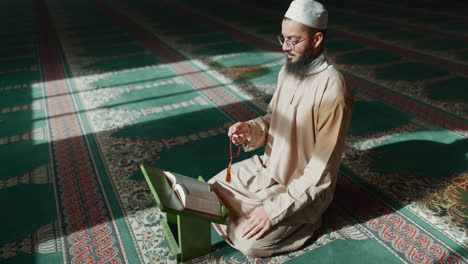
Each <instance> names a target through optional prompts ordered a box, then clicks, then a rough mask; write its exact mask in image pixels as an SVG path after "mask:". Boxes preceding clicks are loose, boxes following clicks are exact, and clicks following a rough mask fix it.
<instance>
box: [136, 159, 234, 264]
mask: <svg viewBox="0 0 468 264" xmlns="http://www.w3.org/2000/svg"><path fill="white" fill-rule="evenodd" d="M140 168H141V171H142V172H143V175H144V176H145V179H146V181H147V183H148V185H149V187H150V189H151V193H152V194H153V196H154V198H155V199H156V202H157V204H158V205H159V208H160V209H161V211H163V212H165V213H166V219H164V220H163V221H162V223H161V224H162V229H163V232H164V235H165V237H166V240H167V242H168V243H169V247H170V248H171V251H172V253H173V254H174V256H175V257H176V259H177V261H178V262H180V261H186V260H189V259H192V258H195V257H198V256H203V255H206V254H208V253H209V252H210V251H211V226H210V223H211V222H215V223H220V224H225V223H226V218H227V215H228V214H227V210H226V209H225V208H224V207H223V206H221V208H220V211H221V215H222V216H214V215H210V214H204V213H199V212H195V211H191V210H184V208H183V206H182V204H181V203H180V201H179V198H178V197H177V194H176V193H175V192H174V190H173V189H172V187H171V186H170V184H169V181H168V179H167V178H166V176H164V174H163V173H162V171H161V170H159V169H157V168H153V167H151V166H148V165H146V164H143V165H141V167H140ZM198 180H201V181H204V180H203V178H202V177H201V176H200V177H199V178H198Z"/></svg>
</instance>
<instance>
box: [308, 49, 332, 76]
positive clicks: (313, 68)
mask: <svg viewBox="0 0 468 264" xmlns="http://www.w3.org/2000/svg"><path fill="white" fill-rule="evenodd" d="M328 66H331V64H330V63H328V61H327V58H326V57H325V54H324V53H323V52H322V53H321V54H320V55H319V56H318V57H317V58H315V59H314V60H313V61H312V62H311V63H310V64H309V65H307V68H306V69H305V70H304V71H303V74H304V75H309V74H315V73H319V72H321V71H323V70H325V69H327V68H328Z"/></svg>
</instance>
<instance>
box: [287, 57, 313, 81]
mask: <svg viewBox="0 0 468 264" xmlns="http://www.w3.org/2000/svg"><path fill="white" fill-rule="evenodd" d="M314 59H315V57H314V56H313V55H312V50H307V51H306V52H305V53H304V54H303V55H302V57H301V58H299V60H298V61H296V62H292V61H291V59H290V58H288V57H286V65H285V69H284V70H285V71H286V73H289V74H291V75H294V76H295V77H302V76H304V75H305V74H304V72H305V71H306V69H307V67H308V66H309V64H310V63H311V62H312V61H313V60H314Z"/></svg>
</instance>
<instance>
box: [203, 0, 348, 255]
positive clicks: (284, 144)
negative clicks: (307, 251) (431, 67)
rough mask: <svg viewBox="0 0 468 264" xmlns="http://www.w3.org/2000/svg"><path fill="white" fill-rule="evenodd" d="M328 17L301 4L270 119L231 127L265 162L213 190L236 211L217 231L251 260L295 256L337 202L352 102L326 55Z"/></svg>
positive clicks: (237, 140)
mask: <svg viewBox="0 0 468 264" xmlns="http://www.w3.org/2000/svg"><path fill="white" fill-rule="evenodd" d="M327 20H328V13H327V11H326V10H325V9H324V7H323V6H322V5H321V4H320V3H318V2H316V1H313V0H295V1H293V2H292V3H291V5H290V7H289V9H288V10H287V12H286V14H285V17H284V19H283V22H282V33H281V34H280V35H279V36H278V40H279V42H280V44H281V45H282V49H283V51H284V52H285V55H286V64H285V66H284V67H283V68H282V69H281V71H280V72H279V77H278V84H277V89H276V91H275V93H274V95H273V98H272V100H271V102H270V104H269V106H268V111H267V114H266V115H265V116H261V117H258V118H256V119H253V120H249V121H247V122H239V123H236V124H234V125H232V126H231V127H230V128H229V131H228V135H229V136H230V137H232V141H233V143H234V144H242V145H243V147H244V150H245V151H250V150H254V149H256V148H258V147H260V146H263V145H265V153H264V155H262V156H257V155H255V156H253V157H251V158H250V159H247V160H244V161H241V162H239V163H236V164H234V165H233V166H232V168H231V175H232V180H231V181H230V182H227V181H226V170H224V171H222V172H220V173H219V174H218V175H216V176H215V177H214V178H212V179H211V180H210V181H209V183H210V184H212V187H213V189H214V190H215V192H216V193H217V194H218V196H219V198H220V199H221V200H222V201H223V203H224V204H225V206H226V207H227V208H228V210H229V212H230V216H229V218H228V221H227V224H226V225H218V224H216V225H215V228H216V230H217V231H218V232H219V233H220V235H221V236H223V237H224V239H225V240H226V242H227V243H228V244H230V245H231V246H233V247H235V248H237V249H239V250H240V251H242V252H243V253H244V254H246V255H251V256H257V257H267V256H271V255H272V254H276V253H282V252H287V251H293V250H296V249H298V248H300V247H301V246H302V245H303V244H304V243H305V242H306V240H307V239H309V238H310V237H312V235H313V234H314V232H315V231H316V230H317V228H318V227H319V226H320V224H321V217H322V214H323V212H324V211H325V209H326V208H327V207H328V205H329V204H330V202H331V201H332V199H333V193H334V188H335V184H336V179H337V175H338V170H339V165H340V162H341V155H342V153H343V147H344V140H345V134H346V131H347V128H348V124H349V121H350V119H351V109H352V95H351V92H350V91H349V89H348V88H347V87H346V84H345V81H344V79H343V76H342V75H341V74H340V73H339V72H338V71H337V69H336V68H335V67H333V66H332V65H330V64H329V63H328V62H327V60H326V58H325V55H324V53H323V41H324V34H325V30H326V28H327Z"/></svg>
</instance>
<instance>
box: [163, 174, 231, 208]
mask: <svg viewBox="0 0 468 264" xmlns="http://www.w3.org/2000/svg"><path fill="white" fill-rule="evenodd" d="M161 172H162V174H164V176H166V178H167V179H168V180H169V184H170V185H171V187H172V189H174V192H175V193H176V194H177V197H178V198H179V200H180V203H181V204H182V206H183V207H184V209H188V210H192V211H197V212H201V213H207V214H211V215H215V216H222V215H223V213H222V211H223V209H222V205H221V202H220V201H219V199H218V196H217V195H216V194H215V193H214V192H213V191H212V190H211V186H210V185H209V184H208V183H206V182H203V181H199V180H196V179H193V178H190V177H187V176H184V175H181V174H177V173H174V172H169V171H161Z"/></svg>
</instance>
